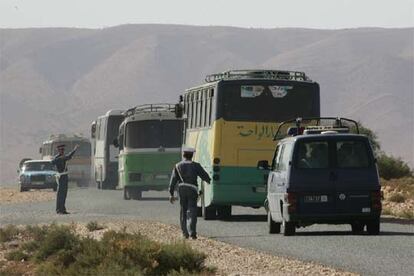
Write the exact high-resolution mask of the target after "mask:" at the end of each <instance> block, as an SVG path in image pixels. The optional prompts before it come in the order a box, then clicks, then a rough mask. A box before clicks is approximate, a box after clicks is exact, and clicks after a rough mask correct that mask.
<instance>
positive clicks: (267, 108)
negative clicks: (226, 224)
mask: <svg viewBox="0 0 414 276" xmlns="http://www.w3.org/2000/svg"><path fill="white" fill-rule="evenodd" d="M180 101H181V103H180V104H181V108H182V109H183V118H184V121H185V126H184V141H183V143H184V144H185V145H187V146H191V147H194V148H195V149H196V153H195V157H194V158H195V161H197V162H200V163H201V164H202V166H203V167H204V168H205V169H206V171H207V172H209V173H210V175H212V181H211V184H210V185H208V184H206V183H199V187H200V188H201V190H202V196H200V200H199V208H200V209H199V213H202V215H203V217H204V218H205V219H215V218H217V217H219V218H228V217H230V216H231V209H232V205H239V206H249V207H255V208H258V207H261V206H263V203H264V201H265V198H266V183H267V175H266V173H265V172H263V171H260V170H257V168H256V165H257V160H271V159H272V154H273V152H274V148H275V141H273V137H274V135H275V132H276V129H277V126H278V123H279V122H283V121H285V120H287V119H291V118H297V117H302V116H303V117H308V116H312V117H315V116H320V99H319V85H318V83H316V82H314V81H312V80H310V79H309V78H308V77H307V76H306V74H305V73H303V72H292V71H278V70H233V71H227V72H223V73H219V74H213V75H209V76H207V77H206V79H205V84H202V85H199V86H197V87H193V88H190V89H187V90H186V91H185V93H184V94H183V95H182V96H180Z"/></svg>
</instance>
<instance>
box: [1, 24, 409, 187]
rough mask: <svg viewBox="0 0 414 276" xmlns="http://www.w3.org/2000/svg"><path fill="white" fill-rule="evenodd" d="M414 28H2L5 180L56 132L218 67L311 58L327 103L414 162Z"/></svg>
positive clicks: (301, 66)
mask: <svg viewBox="0 0 414 276" xmlns="http://www.w3.org/2000/svg"><path fill="white" fill-rule="evenodd" d="M413 33H414V29H412V28H408V29H376V28H365V29H364V28H363V29H345V30H329V31H327V30H309V29H292V28H288V29H242V28H230V27H193V26H177V25H123V26H118V27H112V28H106V29H96V30H91V29H68V28H50V29H48V28H46V29H1V30H0V116H1V119H0V123H1V126H0V127H1V136H0V139H1V141H0V154H1V160H0V168H1V171H0V172H1V175H0V181H1V183H2V184H3V183H10V184H11V183H13V182H15V179H16V173H15V172H16V166H17V163H18V161H19V160H20V159H21V158H22V157H26V156H29V157H37V156H38V148H39V145H40V142H41V141H42V140H43V139H44V138H46V137H47V136H48V135H49V134H50V133H57V132H83V133H85V134H87V133H88V128H89V124H90V122H91V121H92V120H93V119H94V118H95V117H97V116H98V115H100V114H102V113H104V112H106V110H108V109H113V108H126V107H129V106H132V105H137V104H141V103H146V102H156V101H162V102H168V101H173V102H175V101H176V100H177V97H178V95H179V93H180V92H182V91H183V90H184V89H185V88H187V87H189V86H192V85H196V84H198V83H200V82H201V81H202V80H203V79H204V76H205V75H206V74H208V73H213V72H218V71H223V70H226V69H231V68H276V69H292V70H303V71H305V72H306V73H307V74H308V75H309V76H310V77H311V78H312V79H314V80H316V81H318V82H319V83H320V85H321V97H322V98H321V101H322V113H323V115H341V116H349V117H352V118H356V119H359V120H361V121H362V122H363V123H364V124H365V125H366V126H368V127H370V128H372V129H374V130H375V131H376V132H377V133H378V134H379V138H380V141H381V142H382V147H383V149H385V150H386V151H387V152H388V153H392V154H394V155H396V156H401V157H402V158H404V159H405V160H407V161H409V162H411V165H413V164H414V142H413V140H414V114H413V106H414V99H413V94H414V80H413V78H414V77H413V76H414V69H413V68H414V54H413V53H414V46H413V41H414V39H413Z"/></svg>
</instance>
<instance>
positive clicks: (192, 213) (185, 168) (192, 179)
mask: <svg viewBox="0 0 414 276" xmlns="http://www.w3.org/2000/svg"><path fill="white" fill-rule="evenodd" d="M194 152H195V149H194V148H188V147H187V148H183V157H184V160H183V161H181V162H179V163H177V164H176V165H175V167H174V169H173V171H172V175H171V180H170V189H169V190H170V202H171V203H174V201H175V198H174V189H175V186H176V184H177V183H179V184H178V194H179V195H180V225H181V230H182V231H183V237H184V238H186V239H188V237H189V236H191V238H192V239H197V231H196V225H197V198H198V188H197V177H200V178H201V179H202V180H204V181H205V182H207V183H209V184H210V180H211V179H210V176H209V175H208V173H207V172H206V171H205V170H204V169H203V167H201V165H200V164H199V163H197V162H193V161H192V159H193V155H194ZM187 211H188V212H189V219H190V233H189V231H188V229H187Z"/></svg>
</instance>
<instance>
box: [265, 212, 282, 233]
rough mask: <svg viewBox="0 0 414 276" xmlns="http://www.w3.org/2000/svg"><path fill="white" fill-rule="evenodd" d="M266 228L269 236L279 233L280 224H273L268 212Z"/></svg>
mask: <svg viewBox="0 0 414 276" xmlns="http://www.w3.org/2000/svg"><path fill="white" fill-rule="evenodd" d="M267 226H268V228H269V234H279V233H280V223H278V222H275V221H274V220H273V218H272V215H271V214H270V211H267Z"/></svg>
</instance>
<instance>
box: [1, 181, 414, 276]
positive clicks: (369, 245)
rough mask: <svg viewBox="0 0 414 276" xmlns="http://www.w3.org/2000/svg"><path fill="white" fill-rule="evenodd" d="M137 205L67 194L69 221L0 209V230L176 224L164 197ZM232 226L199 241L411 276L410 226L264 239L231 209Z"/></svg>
mask: <svg viewBox="0 0 414 276" xmlns="http://www.w3.org/2000/svg"><path fill="white" fill-rule="evenodd" d="M143 195H144V200H142V201H125V200H123V199H122V192H121V191H100V190H95V189H81V190H71V191H70V192H69V196H68V201H67V207H68V210H70V211H71V212H72V214H71V215H67V216H61V215H56V214H55V213H54V211H53V210H54V202H41V203H29V204H13V205H0V225H5V224H9V223H13V224H31V223H40V222H52V221H58V222H64V221H66V222H71V221H85V222H87V221H90V220H97V219H99V220H111V219H114V218H116V219H126V220H129V219H145V220H156V221H161V222H164V223H170V224H178V221H177V220H178V204H175V205H174V206H172V205H171V204H169V202H168V201H167V193H165V192H148V193H144V194H143ZM233 213H234V214H235V216H234V217H233V219H232V220H231V221H208V222H206V221H204V220H202V219H200V220H199V224H198V228H199V229H198V230H199V233H200V234H201V235H204V236H209V237H212V238H215V239H218V240H221V241H225V242H228V243H232V244H236V245H239V246H243V247H249V248H254V249H257V250H261V251H265V252H269V253H271V254H275V255H281V256H288V257H293V258H297V259H300V260H305V261H314V262H317V263H321V264H326V265H329V266H332V267H336V268H341V269H344V270H347V271H353V272H359V273H362V274H364V275H412V273H413V271H414V226H413V225H402V224H391V223H382V225H381V227H382V233H381V235H380V236H353V235H351V233H350V227H349V226H348V225H344V226H329V225H317V226H311V227H307V228H304V229H303V228H302V229H299V230H298V232H297V235H296V236H294V237H283V236H282V235H269V234H267V228H266V221H265V215H264V210H263V209H259V210H254V209H251V208H241V207H240V208H234V212H233Z"/></svg>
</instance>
